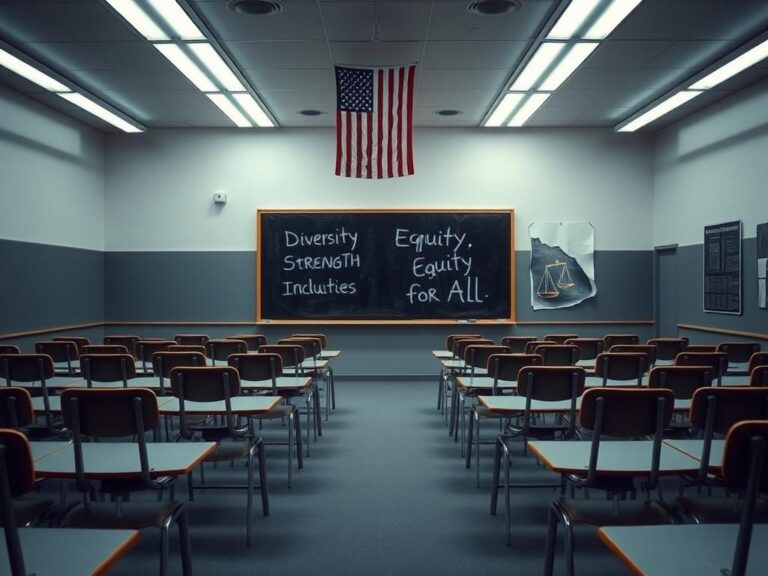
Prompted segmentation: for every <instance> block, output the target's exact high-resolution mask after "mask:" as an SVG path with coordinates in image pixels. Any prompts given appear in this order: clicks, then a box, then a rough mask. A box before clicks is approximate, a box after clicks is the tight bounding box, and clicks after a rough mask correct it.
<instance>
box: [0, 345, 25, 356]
mask: <svg viewBox="0 0 768 576" xmlns="http://www.w3.org/2000/svg"><path fill="white" fill-rule="evenodd" d="M0 354H21V350H20V349H19V347H18V346H14V345H13V344H0Z"/></svg>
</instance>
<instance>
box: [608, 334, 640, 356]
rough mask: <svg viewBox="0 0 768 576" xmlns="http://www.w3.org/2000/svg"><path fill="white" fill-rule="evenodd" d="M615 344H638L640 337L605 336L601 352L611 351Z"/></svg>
mask: <svg viewBox="0 0 768 576" xmlns="http://www.w3.org/2000/svg"><path fill="white" fill-rule="evenodd" d="M617 344H640V336H638V335H637V334H606V335H605V336H603V350H605V351H606V352H610V351H611V347H612V346H616V345H617Z"/></svg>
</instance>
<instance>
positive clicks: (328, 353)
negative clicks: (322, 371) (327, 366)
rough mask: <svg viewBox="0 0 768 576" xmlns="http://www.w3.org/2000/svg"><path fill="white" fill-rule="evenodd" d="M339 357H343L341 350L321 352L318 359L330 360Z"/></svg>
mask: <svg viewBox="0 0 768 576" xmlns="http://www.w3.org/2000/svg"><path fill="white" fill-rule="evenodd" d="M339 355H341V350H321V351H320V354H318V358H320V359H322V360H330V359H331V358H337V357H338V356H339Z"/></svg>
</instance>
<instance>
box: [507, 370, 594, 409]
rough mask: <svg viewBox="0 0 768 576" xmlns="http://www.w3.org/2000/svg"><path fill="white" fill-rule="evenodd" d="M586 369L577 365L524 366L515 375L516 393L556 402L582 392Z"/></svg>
mask: <svg viewBox="0 0 768 576" xmlns="http://www.w3.org/2000/svg"><path fill="white" fill-rule="evenodd" d="M585 380H586V371H585V370H584V368H580V367H578V366H524V367H523V368H521V369H520V372H518V375H517V394H518V395H519V396H525V397H526V398H527V397H530V398H531V400H543V401H546V402H557V401H559V400H569V399H571V398H573V399H575V398H578V397H579V396H581V395H582V393H583V392H584V382H585Z"/></svg>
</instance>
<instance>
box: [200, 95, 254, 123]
mask: <svg viewBox="0 0 768 576" xmlns="http://www.w3.org/2000/svg"><path fill="white" fill-rule="evenodd" d="M206 96H208V98H210V99H211V102H213V103H214V104H216V106H218V107H219V110H221V111H222V112H224V114H226V115H227V116H228V117H229V119H230V120H232V122H234V123H235V126H237V127H238V128H252V127H253V126H252V125H251V123H250V122H249V121H248V119H247V118H246V117H245V116H243V113H242V112H240V110H238V109H237V108H236V107H235V105H234V104H232V102H231V101H230V99H229V98H227V96H226V95H225V94H206Z"/></svg>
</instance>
